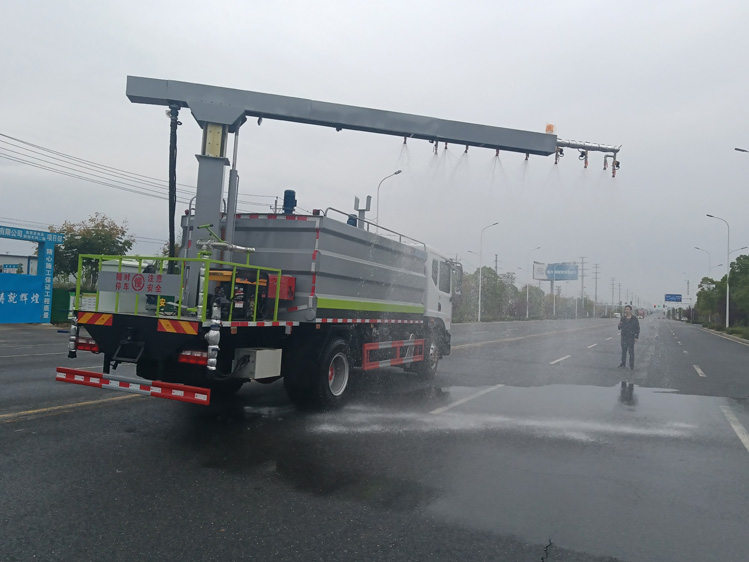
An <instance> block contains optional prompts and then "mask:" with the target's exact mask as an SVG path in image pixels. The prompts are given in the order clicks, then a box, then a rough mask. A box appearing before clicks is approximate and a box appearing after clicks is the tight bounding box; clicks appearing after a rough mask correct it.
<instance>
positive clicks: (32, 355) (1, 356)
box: [0, 351, 68, 359]
mask: <svg viewBox="0 0 749 562" xmlns="http://www.w3.org/2000/svg"><path fill="white" fill-rule="evenodd" d="M67 354H68V352H67V351H55V352H54V353H29V354H27V355H0V359H5V358H6V357H39V356H40V355H67Z"/></svg>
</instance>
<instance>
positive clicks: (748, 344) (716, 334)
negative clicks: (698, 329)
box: [702, 328, 749, 346]
mask: <svg viewBox="0 0 749 562" xmlns="http://www.w3.org/2000/svg"><path fill="white" fill-rule="evenodd" d="M702 331H703V332H707V333H708V334H712V335H714V336H718V337H719V338H723V339H724V340H728V341H732V342H736V343H738V344H741V345H747V346H749V342H743V341H739V340H735V339H733V338H729V337H727V336H725V335H723V334H719V333H718V332H713V331H712V330H708V329H706V328H702Z"/></svg>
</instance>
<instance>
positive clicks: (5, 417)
mask: <svg viewBox="0 0 749 562" xmlns="http://www.w3.org/2000/svg"><path fill="white" fill-rule="evenodd" d="M132 398H140V395H137V394H128V395H127V396H115V397H113V398H102V399H101V400H88V401H86V402H75V403H73V404H63V405H62V406H50V407H49V408H39V409H37V410H25V411H23V412H13V413H12V414H0V423H9V422H12V421H16V420H18V419H22V418H27V417H33V416H39V415H51V414H53V413H62V412H66V411H70V410H74V409H76V408H81V407H83V406H94V405H97V404H105V403H107V402H115V401H118V400H130V399H132Z"/></svg>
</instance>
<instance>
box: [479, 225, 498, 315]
mask: <svg viewBox="0 0 749 562" xmlns="http://www.w3.org/2000/svg"><path fill="white" fill-rule="evenodd" d="M498 224H499V222H494V223H492V224H490V225H488V226H485V227H484V228H482V229H481V236H479V313H478V321H479V322H481V278H482V277H483V276H484V274H483V271H482V267H481V266H482V260H481V257H482V253H483V251H484V232H485V231H486V229H487V228H491V227H492V226H497V225H498Z"/></svg>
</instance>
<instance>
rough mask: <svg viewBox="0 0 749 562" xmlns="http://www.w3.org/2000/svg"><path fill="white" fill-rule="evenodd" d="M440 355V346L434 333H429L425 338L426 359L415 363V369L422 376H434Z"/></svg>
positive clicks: (429, 377)
mask: <svg viewBox="0 0 749 562" xmlns="http://www.w3.org/2000/svg"><path fill="white" fill-rule="evenodd" d="M440 357H441V354H440V347H439V344H438V343H437V341H436V339H435V337H434V334H428V335H427V336H426V337H425V338H424V360H423V361H418V362H416V363H413V370H414V371H415V372H416V373H417V374H418V375H419V376H420V377H422V378H425V379H431V378H434V376H435V375H436V374H437V366H438V365H439V362H440Z"/></svg>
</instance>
